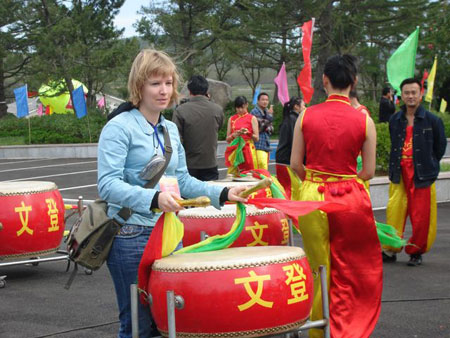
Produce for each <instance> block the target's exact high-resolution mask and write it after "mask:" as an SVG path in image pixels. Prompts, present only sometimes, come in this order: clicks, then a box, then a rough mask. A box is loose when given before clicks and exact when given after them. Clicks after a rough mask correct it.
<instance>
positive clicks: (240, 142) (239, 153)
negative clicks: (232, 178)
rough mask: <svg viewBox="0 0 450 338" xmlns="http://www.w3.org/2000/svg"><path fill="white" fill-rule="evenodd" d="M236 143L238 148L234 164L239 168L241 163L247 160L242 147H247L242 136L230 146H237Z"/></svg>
mask: <svg viewBox="0 0 450 338" xmlns="http://www.w3.org/2000/svg"><path fill="white" fill-rule="evenodd" d="M235 145H237V148H236V157H235V158H234V162H233V166H234V167H236V168H237V167H238V166H239V165H240V164H241V163H244V162H245V159H244V153H243V152H242V149H244V147H245V140H244V139H243V138H242V137H241V136H238V137H236V138H235V139H234V140H233V142H231V144H230V146H235Z"/></svg>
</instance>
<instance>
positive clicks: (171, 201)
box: [158, 191, 184, 212]
mask: <svg viewBox="0 0 450 338" xmlns="http://www.w3.org/2000/svg"><path fill="white" fill-rule="evenodd" d="M177 199H180V196H178V195H177V194H175V193H173V192H170V191H164V192H160V193H159V196H158V208H159V209H160V210H162V211H164V212H171V211H172V212H176V211H180V210H183V209H184V208H183V207H182V206H180V205H179V204H178V203H177V201H176V200H177Z"/></svg>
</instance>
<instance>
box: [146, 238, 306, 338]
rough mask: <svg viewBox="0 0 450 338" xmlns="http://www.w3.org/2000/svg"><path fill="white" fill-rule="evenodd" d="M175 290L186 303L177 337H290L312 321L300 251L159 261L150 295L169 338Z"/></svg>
mask: <svg viewBox="0 0 450 338" xmlns="http://www.w3.org/2000/svg"><path fill="white" fill-rule="evenodd" d="M170 290H172V291H174V293H175V295H177V296H181V297H182V299H183V301H184V307H183V308H182V309H176V310H175V320H176V330H177V334H176V336H177V337H259V336H263V335H271V334H277V333H282V332H287V331H290V330H292V329H295V328H297V327H300V326H301V325H302V324H303V323H304V322H305V321H306V320H307V319H308V317H309V314H310V310H311V305H312V298H313V278H312V274H311V270H310V267H309V264H308V261H307V259H306V256H305V254H304V252H303V250H302V249H301V248H298V247H283V246H272V247H267V248H265V247H253V248H231V249H225V250H219V251H212V252H204V253H195V254H180V255H173V256H169V257H166V258H163V259H160V260H157V261H155V263H154V265H153V271H152V275H151V278H150V281H149V292H150V294H151V297H152V302H151V310H152V315H153V318H154V320H155V322H156V324H157V326H158V329H159V331H160V332H161V333H162V334H163V335H164V336H167V330H168V326H167V325H168V324H167V300H166V291H170Z"/></svg>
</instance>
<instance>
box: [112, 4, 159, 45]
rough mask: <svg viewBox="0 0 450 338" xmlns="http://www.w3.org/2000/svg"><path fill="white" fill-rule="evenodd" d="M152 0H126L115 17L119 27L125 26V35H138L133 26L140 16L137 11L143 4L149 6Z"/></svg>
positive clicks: (115, 22)
mask: <svg viewBox="0 0 450 338" xmlns="http://www.w3.org/2000/svg"><path fill="white" fill-rule="evenodd" d="M150 2H151V0H125V3H124V4H123V6H122V7H121V8H120V12H119V14H117V16H116V18H115V19H114V24H115V25H116V27H117V28H125V31H124V32H123V36H124V37H126V38H128V37H131V36H136V35H137V33H136V31H135V30H134V28H133V24H134V23H135V22H136V21H137V20H138V18H139V17H140V15H138V14H137V11H138V10H140V9H141V7H142V5H145V6H148V5H149V3H150Z"/></svg>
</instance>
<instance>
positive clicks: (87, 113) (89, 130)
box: [86, 112, 92, 143]
mask: <svg viewBox="0 0 450 338" xmlns="http://www.w3.org/2000/svg"><path fill="white" fill-rule="evenodd" d="M86 115H87V116H86V117H87V121H88V132H89V143H92V137H91V125H90V123H89V112H86Z"/></svg>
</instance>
